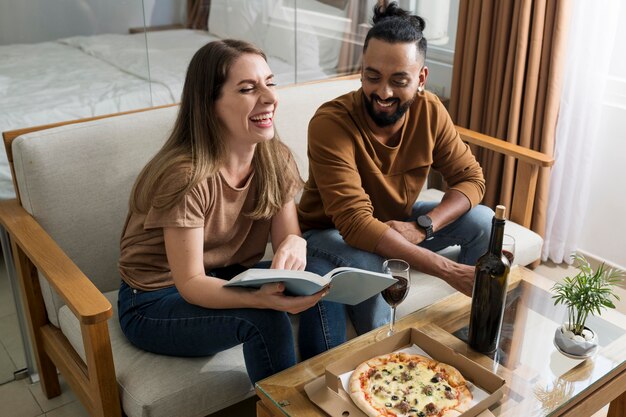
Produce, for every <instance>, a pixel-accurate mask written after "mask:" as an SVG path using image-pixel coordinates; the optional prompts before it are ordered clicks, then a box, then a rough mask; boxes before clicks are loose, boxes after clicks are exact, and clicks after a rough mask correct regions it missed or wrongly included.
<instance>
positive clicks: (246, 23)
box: [208, 0, 264, 47]
mask: <svg viewBox="0 0 626 417" xmlns="http://www.w3.org/2000/svg"><path fill="white" fill-rule="evenodd" d="M263 3H264V2H263V1H261V0H255V1H248V0H211V10H210V12H209V20H208V31H209V33H211V34H213V35H215V36H217V37H219V38H222V39H228V38H233V39H241V40H244V41H247V42H250V43H253V44H255V45H257V46H259V47H263V46H262V45H260V44H259V39H262V35H263V27H262V25H260V24H258V22H259V21H260V20H261V18H262V11H263ZM259 30H261V32H259Z"/></svg>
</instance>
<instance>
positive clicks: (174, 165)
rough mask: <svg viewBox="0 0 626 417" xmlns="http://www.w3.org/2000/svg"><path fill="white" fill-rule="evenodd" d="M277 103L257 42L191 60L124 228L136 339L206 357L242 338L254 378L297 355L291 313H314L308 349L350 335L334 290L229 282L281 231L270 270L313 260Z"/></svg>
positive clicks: (124, 301) (160, 349)
mask: <svg viewBox="0 0 626 417" xmlns="http://www.w3.org/2000/svg"><path fill="white" fill-rule="evenodd" d="M277 104H278V101H277V95H276V92H275V89H274V82H273V75H272V73H271V71H270V69H269V67H268V65H267V62H266V59H265V55H264V54H263V52H262V51H260V50H258V49H257V48H256V47H254V46H253V45H251V44H248V43H245V42H241V41H235V40H221V41H216V42H211V43H209V44H207V45H205V46H204V47H203V48H201V49H200V50H198V52H196V54H195V55H194V57H193V58H192V60H191V62H190V64H189V69H188V71H187V76H186V79H185V86H184V88H183V94H182V100H181V105H180V110H179V114H178V118H177V120H176V123H175V125H174V128H173V131H172V133H171V134H170V136H169V139H168V140H167V142H166V143H165V145H164V146H163V148H161V150H160V151H159V152H158V153H157V154H156V155H155V156H154V157H153V158H152V160H151V161H150V162H149V163H148V164H147V165H146V166H145V168H144V169H143V171H142V172H141V173H140V175H139V177H138V178H137V181H136V183H135V186H134V188H133V191H132V195H131V198H130V208H129V214H128V217H127V219H126V224H125V226H124V230H123V233H122V239H121V256H120V261H119V270H120V273H121V276H122V284H121V287H120V292H119V318H120V323H121V326H122V329H123V331H124V333H125V335H126V337H127V338H128V339H129V340H130V341H131V342H132V343H133V344H134V345H136V346H137V347H139V348H141V349H144V350H147V351H151V352H155V353H159V354H164V355H174V356H205V355H212V354H215V353H217V352H220V351H223V350H225V349H228V348H231V347H233V346H235V345H238V344H240V343H243V351H244V356H245V363H246V368H247V371H248V376H249V377H250V379H251V381H252V382H253V383H254V382H256V381H258V380H260V379H262V378H264V377H266V376H269V375H271V374H273V373H275V372H278V371H280V370H282V369H285V368H287V367H289V366H291V365H293V364H294V363H295V361H296V355H295V351H294V345H293V336H292V332H291V326H290V322H289V318H288V315H287V313H291V314H296V313H301V312H305V314H303V316H302V320H301V326H300V327H301V330H300V333H301V335H300V344H301V345H304V346H305V347H306V350H307V352H306V353H304V352H303V356H304V357H308V356H311V355H312V354H315V353H318V352H321V351H323V350H326V349H328V348H330V347H332V346H334V345H336V344H339V343H341V342H342V341H343V340H344V338H345V330H344V328H343V323H344V321H343V319H342V317H343V312H342V310H341V309H342V306H339V305H336V304H334V303H326V302H321V301H320V300H321V298H322V297H323V296H324V293H323V291H321V292H319V293H317V294H314V295H311V296H303V297H291V296H287V295H285V294H284V293H283V290H284V286H283V284H281V283H274V284H266V285H264V286H263V287H261V288H260V289H258V290H250V289H241V288H232V287H224V284H225V283H226V282H227V280H228V279H230V278H232V277H233V276H234V275H236V274H237V273H239V272H241V271H243V270H245V269H247V268H250V267H253V266H257V267H260V265H259V264H258V263H259V261H260V260H261V258H262V256H263V253H264V251H265V245H266V243H267V241H268V238H270V237H271V243H272V246H273V249H274V258H273V260H272V262H271V265H270V268H276V269H299V270H301V269H304V268H305V266H307V257H306V241H305V240H304V239H302V238H301V237H300V228H299V226H298V221H297V216H296V208H295V202H294V196H295V194H296V193H297V192H298V190H299V189H300V187H301V184H302V181H301V179H300V176H299V174H298V170H297V167H296V165H295V163H294V159H293V157H292V155H291V153H290V151H289V149H288V148H287V147H286V146H285V145H284V144H282V143H281V142H280V141H279V139H278V137H277V135H276V132H275V131H274V113H275V111H276V108H277ZM265 267H267V265H265ZM307 269H309V270H313V271H314V272H318V273H325V272H327V271H326V270H324V269H326V266H321V265H319V264H317V265H309V266H308V268H307ZM316 269H317V270H316ZM328 269H330V266H328ZM338 323H341V326H340V325H338Z"/></svg>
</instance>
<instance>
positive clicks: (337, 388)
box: [304, 328, 505, 417]
mask: <svg viewBox="0 0 626 417" xmlns="http://www.w3.org/2000/svg"><path fill="white" fill-rule="evenodd" d="M412 345H417V346H418V347H419V348H421V349H422V350H424V352H426V353H427V354H428V355H429V356H430V357H432V358H433V359H435V360H437V361H439V362H443V363H447V364H449V365H452V366H454V367H455V368H457V369H458V370H459V371H460V372H461V374H462V375H463V376H464V377H465V379H467V380H469V381H471V382H472V383H473V384H474V385H476V386H478V387H480V388H481V389H483V390H484V391H486V392H487V394H488V396H487V397H486V398H484V399H483V400H482V401H480V402H479V403H478V404H475V405H474V406H473V407H472V408H470V409H469V410H467V411H465V412H464V413H463V414H461V416H462V417H474V416H478V415H480V417H486V416H492V415H493V414H492V413H491V412H490V411H489V410H488V408H489V407H490V406H491V405H493V404H495V403H496V402H497V401H498V400H500V399H501V398H502V396H503V387H504V383H505V381H504V379H502V378H500V377H499V376H498V375H496V374H494V373H493V372H491V371H489V370H488V369H486V368H484V367H482V366H481V365H479V364H477V363H475V362H473V361H471V360H470V359H468V358H467V357H465V356H463V355H461V354H460V353H457V352H455V351H454V350H452V349H450V348H449V347H448V346H445V345H443V344H442V343H440V342H438V341H436V340H434V339H433V338H431V337H430V336H428V335H426V334H425V333H423V332H421V331H419V330H417V329H415V328H410V329H406V330H403V331H401V332H398V333H397V334H395V335H393V336H391V337H388V338H386V339H383V340H381V341H380V342H376V343H374V344H371V345H369V346H367V347H365V348H363V349H360V350H357V351H354V352H353V353H352V354H350V355H348V356H346V357H344V358H342V359H340V360H338V361H335V362H333V363H331V364H330V365H328V366H327V367H326V373H325V375H324V376H322V377H320V378H317V379H316V380H314V381H312V382H311V383H309V384H307V385H306V386H305V387H304V390H305V392H306V393H307V395H308V396H309V398H310V399H311V401H313V402H314V403H315V404H316V405H318V406H319V407H320V408H321V409H322V410H324V411H325V412H326V413H328V414H329V415H330V416H332V417H366V415H365V414H364V413H363V412H362V411H361V409H359V408H358V407H357V406H356V405H355V404H354V402H352V399H351V398H350V395H349V394H348V393H347V392H346V391H345V390H344V388H343V385H342V383H341V380H340V375H342V374H344V373H346V372H349V371H351V370H354V368H356V367H357V366H358V365H359V364H361V363H362V362H364V361H366V360H368V359H370V358H373V357H375V356H378V355H383V354H385V353H390V352H394V351H397V350H400V349H402V348H405V347H407V346H412Z"/></svg>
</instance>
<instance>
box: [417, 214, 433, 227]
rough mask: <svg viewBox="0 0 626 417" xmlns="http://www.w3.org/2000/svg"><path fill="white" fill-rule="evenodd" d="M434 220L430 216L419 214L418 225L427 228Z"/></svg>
mask: <svg viewBox="0 0 626 417" xmlns="http://www.w3.org/2000/svg"><path fill="white" fill-rule="evenodd" d="M432 224H433V222H432V220H430V217H428V216H419V217H418V218H417V225H418V226H419V227H423V228H427V227H430V226H432Z"/></svg>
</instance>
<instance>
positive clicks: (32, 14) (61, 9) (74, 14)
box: [0, 0, 185, 45]
mask: <svg viewBox="0 0 626 417" xmlns="http://www.w3.org/2000/svg"><path fill="white" fill-rule="evenodd" d="M143 3H144V4H145V8H146V24H147V25H164V24H172V23H180V22H181V21H182V19H183V17H184V7H185V6H184V5H185V0H144V2H143ZM143 22H144V19H143V8H142V1H141V0H0V45H6V44H12V43H34V42H43V41H48V40H53V39H58V38H62V37H67V36H75V35H94V34H100V33H128V29H129V28H131V27H142V26H143Z"/></svg>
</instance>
